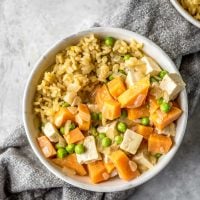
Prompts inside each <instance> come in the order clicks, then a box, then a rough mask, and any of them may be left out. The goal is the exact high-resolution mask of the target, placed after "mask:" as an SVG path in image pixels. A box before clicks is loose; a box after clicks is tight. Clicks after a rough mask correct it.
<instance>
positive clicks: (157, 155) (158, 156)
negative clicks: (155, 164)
mask: <svg viewBox="0 0 200 200" xmlns="http://www.w3.org/2000/svg"><path fill="white" fill-rule="evenodd" d="M154 156H155V157H156V158H157V159H159V158H160V157H161V156H162V154H161V153H157V154H155V155H154Z"/></svg>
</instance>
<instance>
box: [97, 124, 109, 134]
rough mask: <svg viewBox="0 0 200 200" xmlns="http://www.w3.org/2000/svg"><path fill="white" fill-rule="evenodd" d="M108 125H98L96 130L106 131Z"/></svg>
mask: <svg viewBox="0 0 200 200" xmlns="http://www.w3.org/2000/svg"><path fill="white" fill-rule="evenodd" d="M108 128H109V127H108V125H106V126H99V127H97V131H98V132H99V133H106V132H107V131H108Z"/></svg>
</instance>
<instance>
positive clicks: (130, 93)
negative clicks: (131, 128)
mask: <svg viewBox="0 0 200 200" xmlns="http://www.w3.org/2000/svg"><path fill="white" fill-rule="evenodd" d="M149 86H150V81H149V76H146V77H144V78H143V79H141V80H140V81H138V82H137V83H135V85H133V86H132V87H130V88H129V89H127V90H126V91H125V92H123V93H122V94H121V95H120V96H119V97H118V101H119V103H120V104H121V107H122V108H125V107H134V108H136V107H140V106H141V105H142V104H143V103H144V101H145V99H146V96H147V93H148V90H149Z"/></svg>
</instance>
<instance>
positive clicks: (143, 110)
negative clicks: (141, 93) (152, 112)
mask: <svg viewBox="0 0 200 200" xmlns="http://www.w3.org/2000/svg"><path fill="white" fill-rule="evenodd" d="M127 111H128V119H129V120H135V119H139V118H142V117H148V116H149V109H148V107H147V105H143V106H140V107H138V108H128V109H127Z"/></svg>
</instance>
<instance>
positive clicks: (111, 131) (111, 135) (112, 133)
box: [106, 121, 118, 140]
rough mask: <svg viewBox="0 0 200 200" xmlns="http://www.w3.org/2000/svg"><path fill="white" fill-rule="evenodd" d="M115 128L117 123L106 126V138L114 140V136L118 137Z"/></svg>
mask: <svg viewBox="0 0 200 200" xmlns="http://www.w3.org/2000/svg"><path fill="white" fill-rule="evenodd" d="M116 126H117V121H114V122H112V123H110V124H108V130H107V132H106V136H107V137H109V138H110V139H111V140H114V138H115V136H116V135H118V131H117V129H116Z"/></svg>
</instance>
